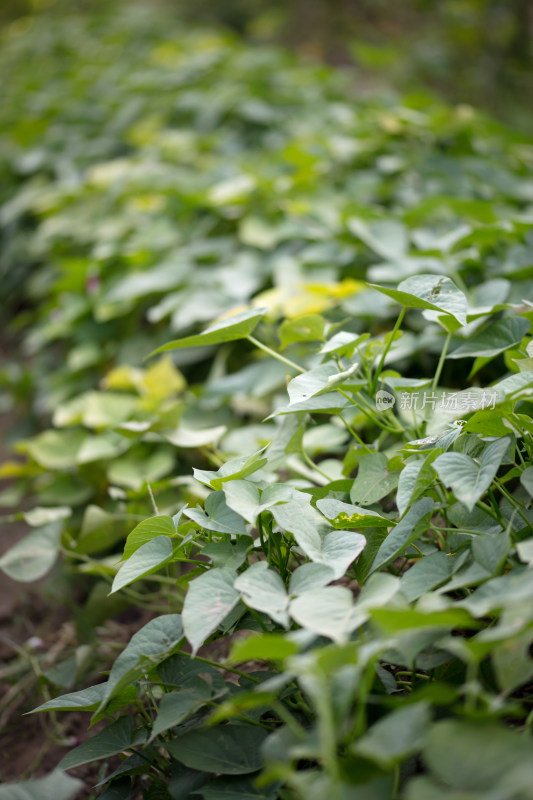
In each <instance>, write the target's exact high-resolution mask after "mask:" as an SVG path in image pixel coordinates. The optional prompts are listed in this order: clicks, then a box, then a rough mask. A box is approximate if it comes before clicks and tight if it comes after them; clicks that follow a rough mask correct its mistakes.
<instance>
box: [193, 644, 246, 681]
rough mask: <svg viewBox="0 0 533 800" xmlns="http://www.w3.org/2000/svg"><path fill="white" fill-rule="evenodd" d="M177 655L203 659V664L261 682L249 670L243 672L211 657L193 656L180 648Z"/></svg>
mask: <svg viewBox="0 0 533 800" xmlns="http://www.w3.org/2000/svg"><path fill="white" fill-rule="evenodd" d="M177 655H180V656H187V657H188V658H191V659H193V660H194V661H201V662H202V664H208V665H209V666H210V667H216V668H217V669H221V670H224V672H233V673H234V674H235V675H240V676H241V678H246V679H247V680H249V681H252V683H261V681H260V680H258V678H254V677H253V675H249V674H248V673H247V672H243V671H242V670H240V669H234V668H233V667H228V666H227V665H226V664H219V662H218V661H211V659H210V658H203V657H202V656H193V655H191V654H190V653H185V651H183V650H178V651H177Z"/></svg>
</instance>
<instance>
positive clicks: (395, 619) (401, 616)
mask: <svg viewBox="0 0 533 800" xmlns="http://www.w3.org/2000/svg"><path fill="white" fill-rule="evenodd" d="M370 616H371V617H372V619H373V620H374V622H376V623H377V625H379V627H380V628H381V629H382V630H383V631H385V632H386V633H389V634H394V633H401V632H403V631H412V632H414V631H415V630H416V629H417V628H419V629H422V628H472V629H475V628H477V627H478V625H477V623H476V622H474V621H473V620H472V618H471V616H470V614H468V613H467V612H466V611H464V609H462V608H449V609H446V610H444V611H434V610H432V611H428V612H426V611H422V610H418V609H414V608H406V609H400V608H373V609H371V611H370Z"/></svg>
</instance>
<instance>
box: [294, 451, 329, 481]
mask: <svg viewBox="0 0 533 800" xmlns="http://www.w3.org/2000/svg"><path fill="white" fill-rule="evenodd" d="M301 454H302V458H303V460H304V461H305V463H306V464H307V465H308V466H309V467H311V469H314V470H315V471H316V472H318V473H319V475H322V477H323V478H325V479H326V480H327V481H328V483H329V482H330V481H331V478H330V477H329V475H326V473H325V472H322V470H321V469H320V467H318V466H317V465H316V464H315V462H314V461H313V459H312V458H310V457H309V456H308V455H307V453H306V452H305V450H304V449H303V447H302V450H301Z"/></svg>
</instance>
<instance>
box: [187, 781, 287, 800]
mask: <svg viewBox="0 0 533 800" xmlns="http://www.w3.org/2000/svg"><path fill="white" fill-rule="evenodd" d="M276 795H277V790H276V787H274V788H272V787H270V788H268V789H256V787H255V781H254V780H252V779H250V778H215V780H213V781H210V782H209V783H208V784H207V786H205V787H204V788H203V789H202V796H203V798H204V800H274V799H275V797H276Z"/></svg>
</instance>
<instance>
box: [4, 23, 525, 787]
mask: <svg viewBox="0 0 533 800" xmlns="http://www.w3.org/2000/svg"><path fill="white" fill-rule="evenodd" d="M35 59H38V60H39V64H40V68H39V71H38V72H36V71H35V69H34V65H35ZM2 62H3V63H2V71H3V72H4V74H6V75H7V76H8V77H9V80H8V81H7V82H6V85H7V87H8V92H7V94H8V97H7V101H8V102H7V103H6V104H5V105H4V107H3V110H2V112H1V113H2V129H3V134H2V140H3V142H4V144H5V145H6V147H5V148H3V152H4V153H6V156H5V157H4V159H3V163H2V173H3V174H4V175H5V177H6V182H5V186H6V189H5V197H4V198H3V199H4V204H3V206H2V209H1V211H0V220H1V222H2V225H3V230H2V235H3V249H4V253H5V258H6V260H5V262H4V263H5V265H6V266H5V268H4V269H5V276H6V286H11V287H12V289H11V294H9V292H8V293H7V298H6V306H9V307H10V309H11V311H12V312H13V311H14V310H17V309H18V310H17V313H16V316H15V323H14V325H13V326H12V330H13V331H15V332H16V331H18V334H17V335H18V337H19V338H20V342H21V345H20V346H21V352H22V354H23V357H22V358H18V359H17V360H16V361H15V360H14V362H13V364H10V365H8V366H7V368H6V369H5V370H4V371H3V373H2V381H3V386H4V396H3V397H4V405H5V406H6V408H8V409H9V408H10V407H12V408H13V409H17V408H19V407H20V405H21V404H22V403H23V401H24V402H25V403H26V407H27V410H28V413H29V414H31V415H32V417H33V425H34V428H35V427H37V428H40V429H41V431H40V432H39V433H37V434H36V435H30V436H26V437H25V438H23V439H22V438H20V439H19V441H18V442H17V443H16V445H15V449H16V451H18V453H19V454H22V456H23V458H21V457H20V455H19V457H18V458H17V459H14V460H11V461H8V462H5V463H4V464H3V465H2V466H1V467H0V470H1V475H2V477H4V478H7V479H9V480H10V483H9V485H8V488H6V490H5V491H4V492H3V494H2V502H3V504H4V506H5V507H6V508H7V510H8V512H9V509H10V508H11V512H10V518H11V519H14V520H19V521H20V520H23V521H24V522H25V523H27V525H28V526H30V529H31V532H30V533H29V534H28V536H27V537H26V538H24V539H22V540H21V542H19V544H17V545H15V546H14V547H13V548H11V549H10V550H8V551H7V552H6V553H5V554H4V555H3V557H2V558H1V560H0V566H1V568H2V569H3V571H4V572H5V573H7V575H9V576H10V577H11V578H14V579H15V580H21V581H33V580H36V579H38V578H42V577H43V576H45V575H46V574H47V573H48V572H49V571H50V570H51V569H53V570H55V571H56V573H57V571H58V570H61V571H62V572H63V573H66V574H70V575H72V576H73V577H75V579H76V580H77V581H79V580H80V579H83V581H85V589H86V593H85V601H84V602H85V608H84V609H83V610H82V612H81V614H79V615H78V636H79V646H80V647H82V646H83V645H86V644H87V643H94V641H95V639H96V638H97V633H96V631H95V628H94V624H93V623H92V622H91V621H92V620H94V614H95V606H97V607H98V609H99V612H98V613H99V614H100V617H105V615H106V614H107V615H112V614H113V613H114V611H115V610H116V608H117V606H116V603H115V601H116V598H124V601H125V602H128V603H133V604H137V605H142V606H144V607H146V608H149V609H151V610H152V611H153V612H154V614H159V616H154V618H153V619H152V620H151V621H150V622H148V624H147V625H145V626H144V627H143V628H142V629H141V630H140V631H139V632H138V633H137V634H135V635H134V637H133V638H132V640H131V641H130V643H129V644H128V645H127V646H126V648H125V649H124V650H123V652H122V653H121V655H120V656H119V657H118V659H117V660H116V661H115V663H114V665H113V666H112V668H111V671H110V673H109V675H108V676H107V679H106V680H104V681H103V682H99V683H97V684H96V685H94V686H91V687H89V688H77V687H73V688H76V689H77V690H76V691H74V692H69V693H68V694H63V695H60V696H59V697H56V698H52V699H50V700H47V701H46V702H45V703H44V704H42V705H41V706H40V708H39V709H38V710H39V711H53V712H56V711H62V710H68V709H83V710H86V711H88V712H92V714H93V716H92V722H93V723H96V722H98V723H100V726H101V725H102V721H104V722H105V726H104V727H103V728H102V727H100V730H99V732H98V733H96V734H95V735H94V736H92V737H91V738H89V739H88V740H87V741H86V742H84V743H82V744H81V745H80V746H79V747H77V748H75V749H74V750H72V751H71V752H70V753H68V754H67V755H66V756H65V758H64V759H63V761H62V762H61V764H60V765H59V770H58V771H57V772H55V773H52V775H50V776H48V777H46V778H43V779H39V780H40V783H39V782H34V783H31V784H29V785H25V786H24V791H27V792H30V795H29V796H34V797H40V796H44V792H45V791H47V792H49V793H50V794H53V795H54V797H55V798H56V800H59V797H60V795H61V796H63V797H65V798H68V797H72V796H73V794H74V793H75V792H76V791H78V789H79V788H80V783H79V781H78V780H76V779H73V778H71V777H68V776H67V775H66V774H65V773H64V770H68V769H74V768H76V767H80V766H82V765H85V764H87V763H90V762H92V761H94V760H101V761H103V762H104V763H105V762H107V761H109V760H110V761H111V763H112V764H114V763H115V762H114V761H113V759H114V757H115V756H117V755H119V754H125V758H124V759H123V761H122V762H121V764H120V766H119V767H118V768H117V769H115V768H114V767H110V773H109V772H108V773H106V774H105V776H104V777H103V781H102V787H103V788H101V789H98V790H97V791H100V792H101V793H100V794H98V795H97V796H102V797H107V798H108V800H109V798H111V797H113V798H129V797H131V798H133V797H136V796H139V793H141V794H142V796H143V797H146V798H152V800H154V798H165V797H171V798H186V797H191V798H192V797H204V798H207V799H209V798H211V800H214V798H217V799H218V798H241V800H244V798H252V797H257V798H261V797H263V798H272V799H273V798H277V797H280V798H283V800H289V799H290V800H296V798H302V799H303V798H305V800H307V799H308V798H311V800H313V798H317V800H318V799H319V798H322V797H324V796H327V795H328V794H330V795H331V796H332V797H335V798H351V797H354V798H355V797H356V798H358V800H359V798H362V799H363V800H364V798H368V799H369V800H374V798H375V800H381V799H382V798H383V800H385V799H386V798H393V797H394V798H396V797H401V798H405V800H426V798H428V797H434V798H442V800H445V799H446V800H452V798H454V799H455V800H457V799H458V798H465V800H466V798H468V800H481V798H483V800H525V798H530V797H532V794H531V788H530V787H531V785H533V782H532V780H531V777H532V776H531V767H530V766H529V763H528V759H529V758H530V755H531V749H532V748H531V730H530V729H531V719H533V717H531V702H532V695H531V678H532V676H533V668H532V666H533V664H532V660H531V657H530V653H529V648H530V645H531V643H532V641H533V636H532V634H531V628H532V620H533V614H530V612H529V610H528V605H530V602H529V601H530V599H531V592H532V588H531V587H532V586H533V584H532V581H531V571H530V570H531V565H532V564H533V553H532V548H531V541H532V538H531V520H532V514H531V496H532V493H533V492H532V490H533V479H532V475H533V466H532V465H531V452H532V451H531V448H532V436H531V434H532V432H533V428H532V426H533V423H532V420H531V399H530V398H531V394H532V387H533V345H532V344H531V341H532V340H531V335H530V326H531V321H532V315H533V306H532V305H531V302H530V301H529V299H528V298H530V297H531V296H532V292H531V289H532V287H533V278H532V270H531V256H532V252H533V247H532V244H533V241H532V238H531V237H532V233H531V222H532V219H533V216H532V200H533V194H532V192H531V183H530V180H529V174H530V169H531V164H532V161H533V147H532V144H531V142H529V141H527V140H525V139H524V137H521V136H518V135H516V134H514V133H513V132H512V131H508V130H506V129H505V128H503V127H502V126H501V125H499V124H497V123H495V122H493V121H491V120H489V119H487V118H486V117H484V116H483V115H482V114H480V113H478V112H476V111H474V110H473V109H471V108H467V107H459V108H448V107H446V106H444V105H442V104H441V103H439V102H438V101H436V100H435V99H433V98H423V97H420V96H419V97H410V98H402V99H399V98H396V97H389V98H381V97H380V98H376V97H374V96H372V97H365V96H364V95H363V93H362V89H361V87H360V85H359V83H358V79H357V75H354V74H353V73H348V72H336V71H333V70H330V69H326V68H324V67H322V66H316V65H314V66H313V65H310V64H303V63H301V62H297V61H295V60H294V59H293V58H292V57H290V56H288V55H286V54H285V53H282V52H280V51H277V50H274V49H272V50H267V49H264V50H263V49H261V50H250V49H249V48H247V47H246V46H245V45H243V44H242V43H240V42H238V41H237V40H235V39H233V38H231V37H230V36H228V35H227V34H220V33H215V32H213V31H205V30H194V29H193V30H191V29H184V28H183V27H182V26H180V25H179V23H178V22H176V21H175V20H174V19H173V18H172V16H169V12H168V11H167V12H165V13H163V12H161V15H159V16H155V15H146V14H145V13H143V12H142V11H141V10H138V11H136V13H135V14H131V13H128V14H127V15H109V13H108V14H107V15H106V16H103V17H93V18H91V19H88V18H85V17H81V16H78V17H72V18H68V17H67V18H64V19H62V20H61V22H60V23H58V20H57V19H56V20H53V18H51V17H39V16H37V17H35V18H31V19H30V20H27V21H25V22H24V24H21V23H17V24H16V25H15V26H12V27H11V28H10V29H9V31H8V34H7V36H6V40H5V42H4V47H3V54H2ZM37 122H38V123H39V124H38V125H37ZM213 320H215V321H214V322H213ZM207 322H209V323H211V324H209V325H208V327H207V328H205V327H204V325H205V323H207ZM170 336H173V337H178V338H174V339H173V340H172V341H170V342H168V341H167V340H168V339H169V337H170ZM150 354H152V357H151V358H150V359H149V360H147V358H148V356H149V355H150ZM28 397H30V398H31V402H28V401H27V398H28ZM48 418H50V419H51V424H50V427H48V428H47V429H45V428H46V426H47V419H48ZM25 424H26V426H27V428H26V430H28V428H29V423H28V422H26V423H25ZM19 436H20V432H19ZM21 507H24V509H25V510H24V511H18V510H17V509H18V508H21ZM107 593H109V594H110V596H109V597H108V598H107V599H106V598H105V595H106V594H107ZM243 632H244V633H243ZM76 652H77V651H76V650H74V651H73V652H72V653H71V654H70V658H71V663H72V664H75V663H76ZM217 654H218V655H217ZM220 654H222V655H220ZM83 678H84V675H83V672H81V673H80V674H78V676H77V680H78V681H80V682H81V681H83ZM47 680H48V686H50V683H52V684H53V683H54V680H53V679H52V678H51V677H49V678H48V679H47ZM55 685H56V686H61V685H62V684H61V682H60V681H58V680H57V679H56V683H55ZM63 685H64V684H63ZM487 755H489V758H487ZM43 781H44V783H43ZM20 790H21V791H22V790H23V789H22V787H21V789H20ZM2 791H8V792H9V791H13V789H12V787H9V786H6V787H4V789H2V787H0V797H2ZM39 792H41V794H40V795H39ZM31 793H33V794H31ZM5 796H6V797H8V796H9V795H5Z"/></svg>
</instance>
